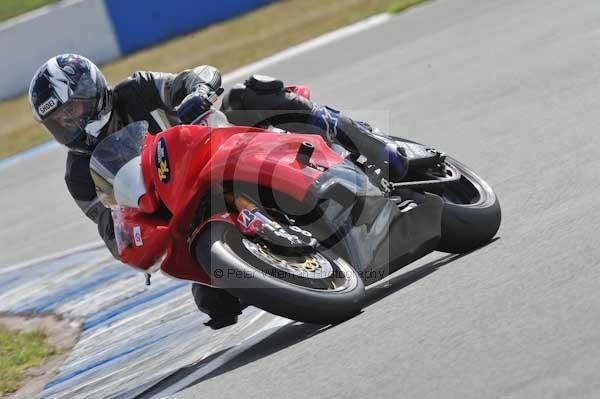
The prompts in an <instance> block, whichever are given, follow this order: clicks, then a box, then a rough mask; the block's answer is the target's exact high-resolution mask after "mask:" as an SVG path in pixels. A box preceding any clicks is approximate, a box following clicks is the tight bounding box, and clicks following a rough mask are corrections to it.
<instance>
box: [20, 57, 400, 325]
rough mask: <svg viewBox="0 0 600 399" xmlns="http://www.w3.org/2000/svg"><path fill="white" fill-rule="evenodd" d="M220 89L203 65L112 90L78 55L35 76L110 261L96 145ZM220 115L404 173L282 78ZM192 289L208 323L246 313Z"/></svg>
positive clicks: (253, 84) (386, 144) (219, 296)
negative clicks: (92, 166) (318, 139)
mask: <svg viewBox="0 0 600 399" xmlns="http://www.w3.org/2000/svg"><path fill="white" fill-rule="evenodd" d="M223 91H224V90H223V88H222V87H221V74H220V72H219V71H218V70H217V69H216V68H214V67H212V66H208V65H203V66H199V67H197V68H194V69H189V70H185V71H183V72H180V73H178V74H173V73H164V72H147V71H138V72H135V73H134V74H133V75H132V76H131V77H129V78H128V79H126V80H124V81H122V82H120V83H119V84H117V85H116V86H114V87H109V86H108V83H107V81H106V78H105V77H104V75H103V74H102V72H101V71H100V69H98V67H97V66H96V65H94V63H92V62H91V61H90V60H88V59H87V58H85V57H83V56H80V55H77V54H63V55H59V56H56V57H53V58H51V59H50V60H48V61H47V62H45V63H44V64H43V65H42V66H41V67H40V68H39V69H38V70H37V72H36V73H35V75H34V76H33V79H32V81H31V85H30V88H29V103H30V106H31V109H32V112H33V114H34V116H35V118H36V120H37V121H38V122H40V123H41V124H42V125H43V126H44V127H45V128H46V129H47V130H48V131H49V132H50V133H51V134H52V135H53V136H54V138H55V139H56V140H57V141H58V142H59V143H61V144H63V145H65V146H67V147H68V154H67V162H66V174H65V181H66V184H67V188H68V190H69V192H70V194H71V196H72V197H73V199H74V200H75V202H76V203H77V205H78V206H79V207H80V208H81V210H82V211H83V212H84V213H85V215H86V216H87V217H88V218H90V219H91V220H92V221H94V222H95V223H96V224H97V225H98V232H99V234H100V236H101V237H102V239H103V240H104V242H105V243H106V245H107V247H108V248H109V250H110V251H111V253H112V254H113V256H115V258H117V259H118V251H117V246H116V240H115V236H114V226H113V220H112V216H111V211H110V209H109V208H105V207H104V206H103V205H102V203H101V202H100V201H99V199H98V197H97V195H96V189H95V185H94V182H93V180H92V177H91V175H90V171H89V162H90V157H91V154H92V152H93V150H94V148H95V146H96V145H97V144H98V143H99V142H100V141H101V140H102V139H103V138H105V137H106V136H108V135H110V134H111V133H113V132H115V131H117V130H119V129H121V128H123V127H124V126H126V125H128V124H129V123H132V122H136V121H146V122H148V124H149V132H150V133H151V134H155V133H158V132H160V131H163V130H165V129H167V128H169V127H170V126H173V125H175V124H179V123H184V124H189V123H191V122H192V121H193V120H195V119H196V118H197V117H198V116H200V115H201V114H203V113H204V112H206V111H207V110H209V109H210V108H211V107H212V106H213V104H214V103H215V102H216V100H217V99H218V97H219V95H220V94H222V93H223ZM222 110H223V112H224V113H225V114H226V115H227V117H228V119H229V121H230V122H231V123H233V124H237V125H244V126H268V125H271V126H277V127H282V126H290V124H292V125H293V126H294V128H293V129H289V130H292V131H295V132H299V133H313V134H314V133H316V134H320V135H322V136H323V138H324V139H325V140H326V141H327V142H328V143H330V144H331V143H332V142H334V141H335V142H337V143H339V144H341V145H342V146H343V147H345V148H346V149H347V150H348V151H350V152H353V153H356V154H363V155H365V156H366V157H367V158H368V159H369V160H370V161H373V163H374V164H377V163H379V165H382V166H386V167H388V169H389V175H390V176H391V177H395V178H398V177H401V176H402V175H403V174H404V173H405V172H406V168H407V161H406V157H405V156H404V154H402V153H401V152H399V151H398V149H397V148H396V147H395V145H394V144H393V143H392V142H391V140H389V139H387V137H386V136H384V135H382V134H381V133H380V132H378V131H376V130H375V129H372V128H371V127H370V126H369V125H367V124H365V123H362V122H357V121H354V120H352V119H350V118H348V117H347V116H344V115H342V114H341V113H340V112H338V111H336V110H334V109H332V108H328V107H325V106H321V105H317V104H315V103H313V102H312V101H310V100H308V99H306V98H304V97H302V96H299V95H297V94H296V93H294V92H293V91H292V90H288V89H286V88H285V87H284V85H283V82H281V81H280V80H277V79H273V78H270V77H266V76H260V75H253V76H251V77H250V78H249V79H248V80H246V82H245V83H244V84H238V85H236V86H234V87H233V88H232V89H231V90H230V91H229V92H228V93H227V94H226V96H225V98H224V99H223V105H222ZM382 169H383V167H382ZM192 290H193V294H194V299H195V300H196V304H197V305H198V308H199V309H200V310H201V311H203V312H205V313H207V314H208V315H209V316H210V317H211V320H210V321H209V322H208V323H207V325H208V326H210V327H211V328H215V329H216V328H221V327H225V326H227V325H230V324H233V323H235V322H236V321H237V316H238V315H239V314H241V310H242V308H243V307H242V304H240V302H239V300H238V299H237V298H235V297H234V296H232V295H230V294H229V293H227V292H226V291H224V290H220V289H216V288H211V287H208V286H204V285H201V284H194V285H193V287H192Z"/></svg>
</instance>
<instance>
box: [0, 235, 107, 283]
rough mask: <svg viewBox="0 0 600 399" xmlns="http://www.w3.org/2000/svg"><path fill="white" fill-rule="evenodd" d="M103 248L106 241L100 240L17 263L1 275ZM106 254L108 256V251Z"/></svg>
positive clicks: (0, 269) (2, 270)
mask: <svg viewBox="0 0 600 399" xmlns="http://www.w3.org/2000/svg"><path fill="white" fill-rule="evenodd" d="M103 246H104V241H100V240H98V241H93V242H90V243H88V244H84V245H81V246H78V247H75V248H70V249H68V250H66V251H61V252H56V253H53V254H50V255H45V256H40V257H39V258H35V259H31V260H27V261H25V262H21V263H17V264H16V265H12V266H8V267H2V268H0V275H1V274H6V273H10V272H14V271H15V270H19V269H24V268H27V267H30V266H33V265H35V264H36V263H42V262H48V261H51V260H55V259H59V258H65V257H67V256H69V255H73V254H76V253H78V252H83V251H88V250H91V249H100V248H102V247H103ZM106 253H107V254H108V250H107V252H106Z"/></svg>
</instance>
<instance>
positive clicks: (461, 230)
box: [435, 157, 502, 253]
mask: <svg viewBox="0 0 600 399" xmlns="http://www.w3.org/2000/svg"><path fill="white" fill-rule="evenodd" d="M446 161H447V162H449V163H450V164H452V165H454V166H455V167H456V168H457V169H458V170H459V171H460V173H461V174H462V177H461V179H460V180H459V181H457V182H455V183H451V184H449V185H448V186H447V187H445V188H444V190H443V191H442V192H436V193H435V194H438V195H440V196H441V197H442V199H443V200H444V211H443V214H442V238H441V240H440V242H439V244H438V247H437V250H438V251H442V252H449V253H464V252H469V251H472V250H474V249H476V248H478V247H481V246H482V245H484V244H486V243H488V242H489V241H490V240H491V239H492V238H494V236H495V235H496V233H497V232H498V229H499V228H500V222H501V219H502V213H501V210H500V202H499V201H498V197H497V196H496V193H494V190H492V188H491V187H490V185H489V184H488V183H486V182H485V181H484V180H483V179H482V178H480V177H479V176H477V175H476V174H475V173H474V172H473V171H472V170H471V169H469V168H468V167H467V166H465V165H463V164H462V163H460V162H458V161H456V160H455V159H452V158H450V157H448V158H447V159H446Z"/></svg>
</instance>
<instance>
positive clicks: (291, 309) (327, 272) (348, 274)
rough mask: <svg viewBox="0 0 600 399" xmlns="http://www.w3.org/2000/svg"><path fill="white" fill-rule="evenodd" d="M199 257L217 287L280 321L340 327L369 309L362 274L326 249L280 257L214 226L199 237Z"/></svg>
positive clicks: (196, 249)
mask: <svg viewBox="0 0 600 399" xmlns="http://www.w3.org/2000/svg"><path fill="white" fill-rule="evenodd" d="M194 253H195V256H196V259H197V260H198V262H199V263H200V264H201V265H202V267H203V268H204V270H205V271H206V272H207V273H208V274H209V275H210V276H211V279H212V282H213V284H214V285H215V286H217V287H219V288H223V289H225V290H226V291H227V292H229V293H230V294H232V295H234V296H236V297H238V298H239V299H240V300H241V301H242V302H244V303H248V304H252V305H254V306H256V307H258V308H260V309H263V310H265V311H267V312H269V313H273V314H276V315H278V316H282V317H285V318H288V319H292V320H297V321H301V322H306V323H317V324H335V323H339V322H341V321H344V320H346V319H348V318H350V317H353V316H355V315H356V314H358V313H359V312H360V311H361V309H362V308H363V306H364V302H365V288H364V285H363V282H362V280H361V279H360V277H359V275H358V273H356V271H355V270H354V269H353V268H352V267H351V266H350V265H349V264H348V263H346V262H345V261H344V260H343V259H341V258H339V257H337V256H336V255H334V254H332V253H330V252H328V251H325V250H319V249H318V248H317V249H316V250H315V251H314V252H313V253H310V254H308V255H301V256H284V255H281V254H275V253H273V252H272V251H271V250H270V249H269V248H268V247H267V246H266V245H264V244H260V243H255V242H253V241H252V240H251V239H249V238H247V237H245V236H243V235H242V234H241V233H240V232H239V231H238V230H237V229H236V228H235V227H234V226H232V225H231V224H229V223H212V224H211V225H210V226H208V227H207V228H205V229H204V230H203V231H202V232H200V233H199V235H198V237H197V239H196V241H195V243H194Z"/></svg>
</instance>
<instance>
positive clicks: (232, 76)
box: [0, 13, 392, 170]
mask: <svg viewBox="0 0 600 399" xmlns="http://www.w3.org/2000/svg"><path fill="white" fill-rule="evenodd" d="M391 17H392V15H391V14H388V13H383V14H377V15H374V16H372V17H370V18H367V19H365V20H362V21H360V22H357V23H355V24H352V25H348V26H346V27H344V28H341V29H338V30H335V31H332V32H329V33H326V34H324V35H322V36H319V37H316V38H314V39H311V40H309V41H307V42H304V43H301V44H298V45H296V46H293V47H290V48H288V49H286V50H283V51H281V52H279V53H276V54H273V55H272V56H269V57H267V58H264V59H262V60H260V61H256V62H253V63H252V64H248V65H246V66H243V67H241V68H239V69H236V70H234V71H232V72H230V73H228V74H226V75H225V76H223V84H229V83H234V82H236V81H239V80H241V79H244V78H246V77H248V76H249V75H251V74H252V73H255V72H258V71H260V70H261V69H264V68H267V67H270V66H273V65H275V64H277V63H279V62H281V61H285V60H287V59H290V58H293V57H296V56H298V55H300V54H302V53H305V52H307V51H311V50H314V49H317V48H319V47H323V46H325V45H327V44H329V43H332V42H334V41H336V40H340V39H343V38H345V37H348V36H351V35H354V34H356V33H359V32H362V31H364V30H367V29H371V28H373V27H375V26H378V25H381V24H384V23H385V22H387V21H388V20H389V19H390V18H391ZM58 146H59V144H58V143H57V142H56V141H54V140H53V141H50V142H48V143H44V144H42V145H39V146H37V147H33V148H31V149H29V150H26V151H24V152H21V153H19V154H16V155H13V156H11V157H8V158H6V159H3V160H0V170H2V169H5V168H7V167H9V166H12V165H14V164H16V163H18V162H20V161H23V160H25V159H29V158H31V157H33V156H35V155H38V154H40V153H44V152H46V151H49V150H51V149H54V148H56V147H58Z"/></svg>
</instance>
